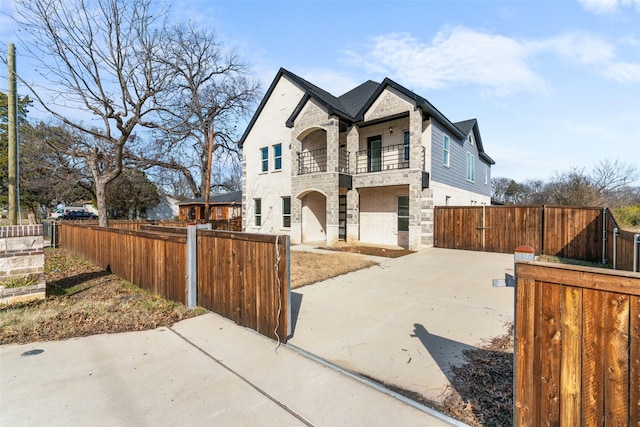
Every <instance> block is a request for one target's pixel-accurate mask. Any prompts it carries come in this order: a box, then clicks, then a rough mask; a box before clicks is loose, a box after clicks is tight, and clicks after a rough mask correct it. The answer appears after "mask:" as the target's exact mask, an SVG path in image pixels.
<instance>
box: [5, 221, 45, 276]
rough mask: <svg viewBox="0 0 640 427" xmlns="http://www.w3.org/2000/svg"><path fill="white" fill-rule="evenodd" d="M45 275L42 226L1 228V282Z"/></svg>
mask: <svg viewBox="0 0 640 427" xmlns="http://www.w3.org/2000/svg"><path fill="white" fill-rule="evenodd" d="M43 273H44V240H43V237H42V224H38V225H10V226H4V227H0V280H3V279H7V278H9V277H23V276H28V275H32V274H43Z"/></svg>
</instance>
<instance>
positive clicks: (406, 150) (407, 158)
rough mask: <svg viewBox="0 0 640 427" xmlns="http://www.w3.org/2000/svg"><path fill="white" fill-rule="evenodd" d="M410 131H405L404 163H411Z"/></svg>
mask: <svg viewBox="0 0 640 427" xmlns="http://www.w3.org/2000/svg"><path fill="white" fill-rule="evenodd" d="M409 139H410V138H409V131H408V130H405V131H404V141H403V145H402V148H403V150H402V152H403V155H402V161H404V162H408V161H409Z"/></svg>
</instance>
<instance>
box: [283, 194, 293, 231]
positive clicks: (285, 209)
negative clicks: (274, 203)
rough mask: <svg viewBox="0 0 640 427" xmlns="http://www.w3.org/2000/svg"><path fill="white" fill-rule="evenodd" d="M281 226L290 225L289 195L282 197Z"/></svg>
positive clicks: (286, 226) (287, 226)
mask: <svg viewBox="0 0 640 427" xmlns="http://www.w3.org/2000/svg"><path fill="white" fill-rule="evenodd" d="M282 226H283V227H285V228H289V227H291V197H283V198H282Z"/></svg>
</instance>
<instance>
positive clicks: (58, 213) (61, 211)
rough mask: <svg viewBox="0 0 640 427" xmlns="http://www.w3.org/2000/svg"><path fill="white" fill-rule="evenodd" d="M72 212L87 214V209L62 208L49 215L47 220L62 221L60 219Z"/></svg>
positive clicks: (77, 207)
mask: <svg viewBox="0 0 640 427" xmlns="http://www.w3.org/2000/svg"><path fill="white" fill-rule="evenodd" d="M72 211H81V212H89V211H88V210H87V208H85V207H83V206H64V207H62V208H58V209H56V210H54V211H53V212H51V213H50V214H49V218H53V219H58V218H59V219H62V218H60V217H62V216H64V215H66V214H67V213H68V212H72Z"/></svg>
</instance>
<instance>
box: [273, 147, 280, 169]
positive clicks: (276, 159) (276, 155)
mask: <svg viewBox="0 0 640 427" xmlns="http://www.w3.org/2000/svg"><path fill="white" fill-rule="evenodd" d="M280 169H282V144H276V145H274V146H273V170H277V171H279V170H280Z"/></svg>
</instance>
